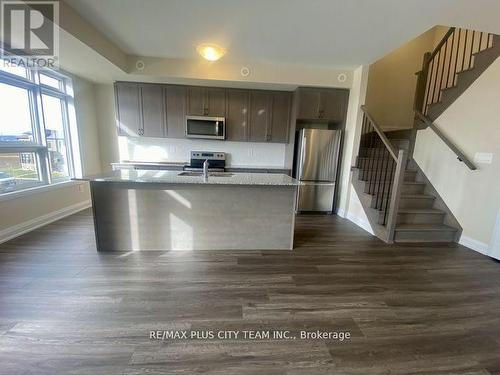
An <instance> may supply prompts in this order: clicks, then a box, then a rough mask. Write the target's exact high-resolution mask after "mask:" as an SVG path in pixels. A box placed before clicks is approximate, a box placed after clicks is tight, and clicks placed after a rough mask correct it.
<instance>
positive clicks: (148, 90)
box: [115, 82, 166, 137]
mask: <svg viewBox="0 0 500 375" xmlns="http://www.w3.org/2000/svg"><path fill="white" fill-rule="evenodd" d="M115 96H116V120H117V126H118V134H119V135H126V136H129V137H137V136H139V137H142V136H144V137H165V133H166V124H165V106H164V99H163V88H162V85H157V84H138V83H133V82H117V83H116V84H115Z"/></svg>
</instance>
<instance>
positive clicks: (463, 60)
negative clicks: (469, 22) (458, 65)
mask: <svg viewBox="0 0 500 375" xmlns="http://www.w3.org/2000/svg"><path fill="white" fill-rule="evenodd" d="M468 34H469V30H465V38H464V54H463V56H462V69H461V70H462V71H464V70H465V55H466V54H467V36H468Z"/></svg>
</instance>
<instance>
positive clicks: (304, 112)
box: [297, 88, 349, 122]
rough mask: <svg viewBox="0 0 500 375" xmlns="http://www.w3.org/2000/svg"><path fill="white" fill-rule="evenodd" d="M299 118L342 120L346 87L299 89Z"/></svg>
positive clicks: (343, 117) (344, 113)
mask: <svg viewBox="0 0 500 375" xmlns="http://www.w3.org/2000/svg"><path fill="white" fill-rule="evenodd" d="M298 97H299V106H298V114H297V118H298V119H299V120H319V121H331V122H342V121H344V119H345V115H346V110H347V103H348V98H349V91H348V90H346V89H315V88H300V89H299V95H298Z"/></svg>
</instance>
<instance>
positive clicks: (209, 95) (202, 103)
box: [187, 86, 226, 117]
mask: <svg viewBox="0 0 500 375" xmlns="http://www.w3.org/2000/svg"><path fill="white" fill-rule="evenodd" d="M225 113H226V90H225V89H223V88H210V87H194V86H193V87H188V90H187V114H188V115H190V116H213V117H219V116H220V117H224V116H225Z"/></svg>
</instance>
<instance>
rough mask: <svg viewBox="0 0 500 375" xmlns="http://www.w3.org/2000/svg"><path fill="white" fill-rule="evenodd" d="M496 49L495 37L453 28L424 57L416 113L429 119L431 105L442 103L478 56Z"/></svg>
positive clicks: (484, 33)
mask: <svg viewBox="0 0 500 375" xmlns="http://www.w3.org/2000/svg"><path fill="white" fill-rule="evenodd" d="M492 46H493V34H491V33H487V32H481V31H473V30H467V29H460V28H455V27H452V28H450V29H449V30H448V31H447V32H446V34H445V35H444V36H443V38H442V39H441V41H440V42H439V43H438V44H437V45H436V48H435V49H434V51H432V52H428V53H426V54H425V55H424V59H423V62H422V70H420V71H419V72H417V73H416V74H417V76H418V79H417V88H416V92H415V103H414V109H415V110H416V111H420V112H421V113H423V114H424V115H427V111H428V109H429V106H430V105H431V104H435V103H438V102H439V101H440V100H441V95H442V92H443V90H444V89H447V88H450V87H453V86H455V85H456V83H457V75H458V73H460V72H463V71H466V70H469V69H472V68H473V67H474V57H475V56H474V55H475V54H476V53H478V52H481V51H484V50H485V49H488V48H490V47H492Z"/></svg>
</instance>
